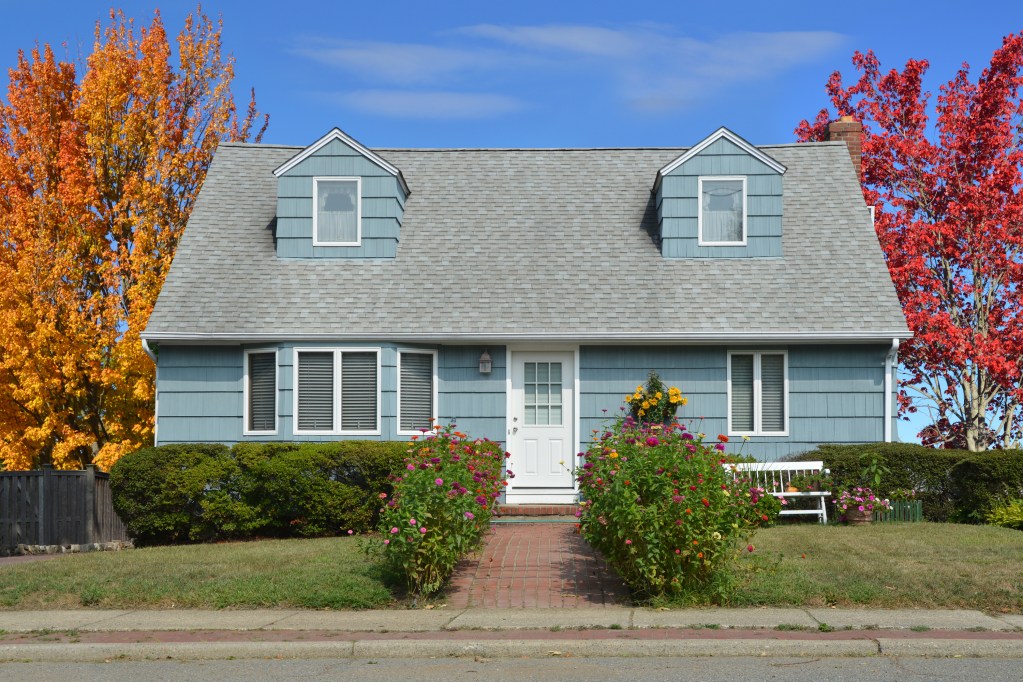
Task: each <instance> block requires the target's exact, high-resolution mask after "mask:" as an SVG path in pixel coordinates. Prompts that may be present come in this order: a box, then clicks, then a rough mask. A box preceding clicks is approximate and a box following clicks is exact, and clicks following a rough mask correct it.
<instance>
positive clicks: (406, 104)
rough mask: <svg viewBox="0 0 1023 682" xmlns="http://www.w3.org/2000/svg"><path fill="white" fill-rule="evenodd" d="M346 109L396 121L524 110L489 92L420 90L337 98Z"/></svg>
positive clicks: (474, 116) (511, 100) (475, 116)
mask: <svg viewBox="0 0 1023 682" xmlns="http://www.w3.org/2000/svg"><path fill="white" fill-rule="evenodd" d="M335 99H337V100H338V101H340V102H342V103H343V104H345V105H346V106H349V107H351V108H353V109H358V110H361V111H365V112H367V113H371V114H378V115H381V116H389V117H392V118H426V119H443V120H464V119H479V118H491V117H494V116H500V115H502V114H507V113H510V112H513V111H518V110H519V109H522V108H523V106H524V104H523V102H521V101H520V100H518V99H515V98H514V97H508V96H506V95H495V94H488V93H472V92H442V91H428V92H424V91H418V90H357V91H355V92H348V93H344V94H340V95H336V96H335Z"/></svg>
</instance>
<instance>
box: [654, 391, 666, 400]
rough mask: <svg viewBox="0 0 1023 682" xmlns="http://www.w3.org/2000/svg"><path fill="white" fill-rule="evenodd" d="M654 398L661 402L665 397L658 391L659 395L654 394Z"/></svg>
mask: <svg viewBox="0 0 1023 682" xmlns="http://www.w3.org/2000/svg"><path fill="white" fill-rule="evenodd" d="M654 397H655V398H657V399H658V400H660V399H661V398H663V397H664V394H663V393H661V392H660V391H658V392H657V393H655V394H654Z"/></svg>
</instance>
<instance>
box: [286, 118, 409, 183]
mask: <svg viewBox="0 0 1023 682" xmlns="http://www.w3.org/2000/svg"><path fill="white" fill-rule="evenodd" d="M334 140H340V141H341V142H343V143H345V144H346V145H348V146H349V147H351V148H352V149H354V150H355V151H357V152H359V153H360V154H362V155H363V156H364V157H366V159H368V160H369V161H372V162H373V163H374V164H376V165H377V166H380V167H381V168H383V169H384V170H385V171H387V172H388V173H390V174H391V175H393V176H394V177H396V178H398V182H400V183H401V188H402V190H404V192H405V196H408V195H409V193H410V192H409V188H408V184H407V183H406V182H405V177H404V176H403V175H402V174H401V171H400V170H398V169H397V168H395V167H394V166H392V165H391V164H389V163H388V162H387V161H384V159H383V158H381V157H380V156H379V155H377V154H376V153H375V152H372V151H370V150H369V149H367V148H366V147H364V146H363V145H361V144H359V143H358V142H357V141H356V140H355V139H353V138H351V137H349V136H348V135H346V134H345V132H344V131H343V130H341V129H340V128H332V129H331V130H330V132H328V133H327V134H326V135H324V136H323V137H321V138H320V139H318V140H317V141H316V142H313V143H312V144H311V145H309V146H308V147H306V148H305V149H303V150H302V151H301V152H299V153H298V154H296V155H295V156H293V157H291V159H289V160H288V161H286V162H284V164H282V165H280V166H278V167H277V168H276V170H274V176H275V177H278V178H279V177H281V176H282V175H284V174H285V173H287V172H288V171H289V170H291V169H292V168H294V167H295V166H297V165H298V164H300V163H302V162H303V161H305V160H306V159H308V158H309V157H310V156H312V155H313V154H315V153H316V152H318V151H319V150H320V149H322V148H323V147H324V146H326V145H327V144H329V143H330V142H333V141H334Z"/></svg>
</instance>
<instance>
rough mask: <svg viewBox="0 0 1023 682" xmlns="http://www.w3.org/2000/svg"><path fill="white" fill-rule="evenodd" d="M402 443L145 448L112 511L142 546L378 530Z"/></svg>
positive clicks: (132, 458) (116, 480)
mask: <svg viewBox="0 0 1023 682" xmlns="http://www.w3.org/2000/svg"><path fill="white" fill-rule="evenodd" d="M406 448H407V445H406V444H405V443H394V442H376V441H371V442H367V441H342V442H333V443H241V444H238V445H236V446H235V447H234V448H232V449H230V450H229V449H228V448H227V447H225V446H223V445H218V444H215V445H211V444H191V445H167V446H161V447H156V448H147V449H145V450H140V451H139V452H136V453H131V454H130V455H127V456H125V457H123V458H122V459H121V460H120V461H119V462H118V463H117V464H115V466H114V467H113V469H112V471H111V487H112V490H113V494H114V508H115V510H116V511H117V513H118V514H119V515H120V516H121V518H122V519H123V520H124V521H125V524H126V525H127V527H128V532H129V534H131V535H132V537H133V538H135V539H136V540H137V541H138V542H139V543H140V544H154V543H174V542H187V541H203V540H213V539H230V538H246V537H252V536H254V535H274V536H289V535H299V536H313V535H333V534H337V533H339V532H341V531H342V530H345V531H346V530H348V529H352V530H360V531H361V530H367V529H369V528H372V526H373V522H374V519H375V512H376V508H377V506H378V505H377V502H378V500H377V497H376V496H377V495H378V494H379V493H380V492H381V491H384V492H386V491H389V490H390V482H389V480H388V476H389V474H390V473H391V472H392V471H394V470H395V469H397V468H398V466H399V465H400V463H401V461H402V458H403V457H404V455H405V451H406Z"/></svg>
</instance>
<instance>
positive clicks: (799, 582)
mask: <svg viewBox="0 0 1023 682" xmlns="http://www.w3.org/2000/svg"><path fill="white" fill-rule="evenodd" d="M753 542H754V544H755V545H756V546H757V552H756V553H757V554H758V555H760V557H761V559H762V560H763V561H764V562H765V563H766V564H767V565H768V566H772V565H773V567H774V568H773V569H772V570H768V571H765V572H763V573H760V574H757V575H756V576H755V577H754V578H753V580H752V582H751V583H750V584H749V585H748V586H747V587H746V588H745V589H744V590H743V591H742V592H741V593H740V595H739V598H738V603H737V604H736V605H763V606H786V605H792V606H872V607H879V608H914V607H916V608H972V609H981V610H984V611H989V612H1014V613H1023V533H1021V532H1019V531H1016V530H1009V529H1006V528H996V527H992V526H965V525H954V524H944V523H874V524H870V525H866V526H839V525H834V526H823V527H822V526H818V525H816V524H787V525H783V526H778V527H775V528H769V529H766V530H762V531H759V532H758V533H757V534H756V536H755V537H754V539H753ZM804 556H805V558H804Z"/></svg>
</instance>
